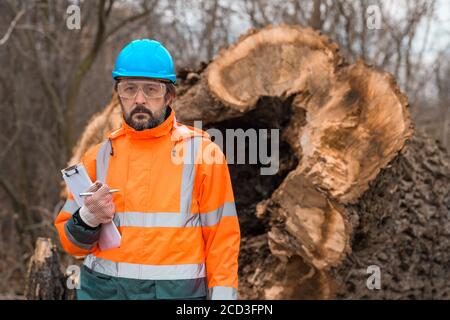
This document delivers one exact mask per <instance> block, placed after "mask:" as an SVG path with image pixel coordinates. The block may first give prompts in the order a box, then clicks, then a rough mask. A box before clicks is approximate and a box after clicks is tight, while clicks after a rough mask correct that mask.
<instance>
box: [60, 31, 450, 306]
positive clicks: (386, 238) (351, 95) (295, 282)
mask: <svg viewBox="0 0 450 320" xmlns="http://www.w3.org/2000/svg"><path fill="white" fill-rule="evenodd" d="M178 76H179V84H178V87H177V92H178V97H177V100H176V102H175V104H174V109H175V110H176V113H177V119H178V120H179V121H180V122H182V123H185V124H191V125H192V124H193V122H194V121H195V120H202V121H203V129H205V130H206V129H208V128H217V129H219V130H221V131H222V132H224V131H225V129H227V128H242V129H244V130H245V129H249V128H269V129H270V128H276V129H280V131H281V141H280V142H279V147H280V159H279V164H280V165H279V171H278V172H277V174H275V175H272V176H261V175H259V172H258V169H259V168H260V167H261V166H255V165H230V172H231V175H232V179H233V187H234V192H235V198H236V203H237V208H238V215H239V220H240V223H241V229H242V233H243V241H242V246H241V255H240V289H239V290H240V291H239V295H240V298H241V299H246V298H253V299H299V298H314V299H328V298H335V297H339V298H395V299H397V298H403V299H404V298H448V297H449V295H450V280H449V279H450V270H449V269H448V263H449V261H450V250H449V249H450V242H449V240H448V239H449V237H448V236H449V230H450V225H449V219H448V212H449V207H450V195H449V185H450V173H449V160H448V154H447V153H446V151H445V150H444V149H443V148H441V147H440V145H438V144H436V142H435V141H432V140H430V139H428V138H426V137H425V136H424V135H423V134H422V133H420V132H419V133H417V134H416V136H413V125H412V122H411V119H410V114H409V110H408V101H407V98H406V96H405V95H404V94H403V93H402V92H401V91H400V89H399V87H398V85H397V84H396V82H395V79H394V78H393V76H392V75H390V74H388V73H386V72H383V71H380V70H377V69H375V68H373V67H371V66H369V65H366V64H365V63H364V62H363V61H358V62H356V63H355V64H348V63H346V62H345V60H344V59H343V58H342V57H341V56H340V55H339V48H338V45H337V44H335V43H334V42H333V41H331V40H330V39H329V38H328V37H326V36H324V35H321V34H320V33H318V32H316V31H314V30H311V29H304V28H300V27H298V26H288V25H281V26H268V27H265V28H263V29H259V30H251V31H250V32H248V33H247V34H246V35H244V36H242V37H241V38H240V39H239V40H238V41H237V42H236V43H235V44H234V45H232V46H230V47H229V48H226V49H223V50H221V51H220V52H219V54H218V55H217V56H216V57H215V58H214V59H213V61H212V62H210V63H209V64H204V65H202V66H201V68H200V69H198V70H188V69H185V70H182V71H181V72H180V73H179V75H178ZM120 117H121V113H120V106H119V104H118V100H117V97H116V96H115V95H114V94H113V99H112V101H111V103H110V104H109V105H108V106H107V107H106V108H105V109H104V110H103V111H101V112H100V113H98V114H97V115H95V117H93V119H92V120H91V121H90V122H89V124H88V125H87V127H86V130H85V131H84V133H83V135H82V137H81V139H80V141H79V143H78V145H77V146H76V148H75V149H74V157H73V158H72V159H71V161H70V163H69V164H73V163H76V162H77V161H79V159H80V156H81V155H82V154H83V153H84V152H86V151H87V149H88V148H89V147H91V146H92V145H94V144H96V143H98V142H100V141H101V140H102V139H103V137H104V136H105V135H106V133H107V132H108V131H110V130H113V129H115V128H117V127H118V126H119V124H120ZM267 139H268V140H270V137H268V138H267ZM224 148H225V149H226V145H225V146H224ZM247 151H248V146H247ZM230 160H231V159H228V161H230ZM373 266H375V267H377V268H378V269H379V270H380V275H381V289H378V290H377V289H373V288H372V289H370V288H369V287H370V286H368V283H367V279H368V277H369V276H370V275H369V274H367V272H368V270H369V269H368V268H370V267H373Z"/></svg>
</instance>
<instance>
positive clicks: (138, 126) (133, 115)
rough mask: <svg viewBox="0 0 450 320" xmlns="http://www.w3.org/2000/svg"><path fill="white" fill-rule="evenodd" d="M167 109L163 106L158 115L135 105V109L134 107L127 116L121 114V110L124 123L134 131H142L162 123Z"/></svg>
mask: <svg viewBox="0 0 450 320" xmlns="http://www.w3.org/2000/svg"><path fill="white" fill-rule="evenodd" d="M167 109H168V108H167V106H165V107H164V108H163V109H162V110H161V112H160V113H158V114H155V113H153V112H152V111H151V110H149V109H147V108H146V107H145V106H143V105H137V106H136V107H134V109H133V110H131V112H130V113H129V114H128V115H126V114H125V113H124V112H123V108H122V112H123V115H124V119H125V122H126V123H127V124H128V125H129V126H130V127H132V128H133V129H134V130H136V131H142V130H145V129H151V128H154V127H157V126H159V125H160V124H161V123H163V122H164V120H165V119H166V114H167ZM138 113H142V114H138ZM137 114H138V115H137Z"/></svg>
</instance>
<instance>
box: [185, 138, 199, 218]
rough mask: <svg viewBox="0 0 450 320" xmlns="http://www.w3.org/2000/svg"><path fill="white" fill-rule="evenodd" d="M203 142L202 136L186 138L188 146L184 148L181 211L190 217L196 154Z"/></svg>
mask: <svg viewBox="0 0 450 320" xmlns="http://www.w3.org/2000/svg"><path fill="white" fill-rule="evenodd" d="M201 142H202V137H201V136H197V137H192V138H190V139H188V140H186V142H185V143H186V148H184V149H183V152H185V153H184V157H183V173H182V176H181V190H180V212H181V214H182V215H184V216H185V217H186V219H189V215H190V213H191V204H192V190H193V189H194V180H195V156H196V155H197V151H198V148H199V146H200V144H201Z"/></svg>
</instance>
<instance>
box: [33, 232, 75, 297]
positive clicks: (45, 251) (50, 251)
mask: <svg viewBox="0 0 450 320" xmlns="http://www.w3.org/2000/svg"><path fill="white" fill-rule="evenodd" d="M74 295H75V293H74V290H69V289H67V287H66V277H65V275H64V274H63V273H62V272H61V270H60V263H59V257H58V253H57V250H56V246H55V245H54V244H53V242H52V240H51V239H48V238H38V239H37V241H36V248H35V251H34V254H33V256H32V257H31V260H30V263H29V267H28V274H27V283H26V289H25V297H26V299H28V300H62V299H64V300H69V299H70V300H71V299H74V297H75V296H74Z"/></svg>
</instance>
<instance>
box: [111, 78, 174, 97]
mask: <svg viewBox="0 0 450 320" xmlns="http://www.w3.org/2000/svg"><path fill="white" fill-rule="evenodd" d="M139 89H141V90H142V93H143V94H144V96H145V97H146V98H147V99H155V98H161V97H163V96H164V95H165V94H166V85H165V84H164V83H161V82H149V81H145V80H144V81H136V80H133V81H120V82H119V83H118V84H117V93H118V94H119V96H120V97H121V98H124V99H134V98H136V96H137V94H138V91H139Z"/></svg>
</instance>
